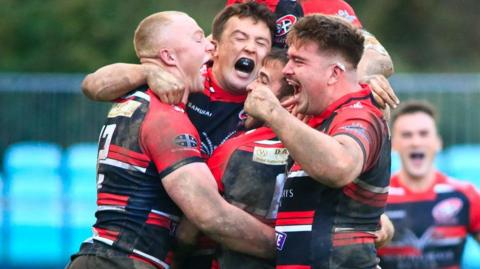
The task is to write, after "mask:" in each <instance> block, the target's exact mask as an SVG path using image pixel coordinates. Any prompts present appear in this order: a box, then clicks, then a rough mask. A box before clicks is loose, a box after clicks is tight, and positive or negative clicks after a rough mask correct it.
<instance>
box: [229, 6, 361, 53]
mask: <svg viewBox="0 0 480 269" xmlns="http://www.w3.org/2000/svg"><path fill="white" fill-rule="evenodd" d="M243 2H245V0H227V5H232V4H236V3H243ZM255 2H257V3H260V4H263V5H265V6H267V7H268V8H269V9H270V10H271V11H272V12H274V13H275V19H276V24H277V31H276V33H275V36H274V40H273V46H275V47H280V48H285V47H286V44H285V39H286V37H287V34H288V32H289V31H290V30H291V29H292V27H293V25H294V24H295V23H296V22H297V21H298V20H299V19H300V18H301V17H303V16H304V15H308V14H313V13H322V14H328V15H338V16H341V17H342V18H344V19H346V20H347V21H349V22H350V23H352V24H353V25H355V26H356V27H359V28H361V27H362V24H361V23H360V21H359V20H358V18H357V16H356V15H355V11H354V10H353V8H352V7H351V6H350V5H349V4H348V3H347V2H345V1H343V0H304V1H302V3H300V2H299V1H295V0H256V1H255Z"/></svg>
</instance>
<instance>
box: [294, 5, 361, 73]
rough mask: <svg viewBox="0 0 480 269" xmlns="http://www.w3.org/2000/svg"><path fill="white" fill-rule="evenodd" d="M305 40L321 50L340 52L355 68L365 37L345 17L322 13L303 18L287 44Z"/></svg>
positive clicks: (296, 24)
mask: <svg viewBox="0 0 480 269" xmlns="http://www.w3.org/2000/svg"><path fill="white" fill-rule="evenodd" d="M305 41H312V42H314V43H315V44H317V45H318V49H319V51H321V52H328V53H339V54H340V55H341V56H343V58H345V60H346V61H348V62H349V63H351V64H352V65H353V67H354V68H356V67H357V64H358V62H359V61H360V58H362V54H363V42H364V37H363V35H362V33H361V32H360V30H358V29H357V28H355V27H354V26H353V25H352V24H350V23H349V22H348V21H346V20H345V19H343V18H339V17H336V16H330V15H321V14H312V15H308V16H305V17H303V18H301V19H300V20H299V21H298V22H297V23H295V25H294V26H293V28H292V30H291V31H290V32H289V33H288V36H287V44H288V46H291V45H292V44H294V43H297V42H300V45H302V43H303V42H305Z"/></svg>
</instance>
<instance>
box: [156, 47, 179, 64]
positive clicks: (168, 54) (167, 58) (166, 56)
mask: <svg viewBox="0 0 480 269" xmlns="http://www.w3.org/2000/svg"><path fill="white" fill-rule="evenodd" d="M159 58H160V59H161V60H162V62H163V63H164V64H166V65H170V66H176V65H177V58H176V56H175V53H173V51H170V50H168V49H161V50H160V52H159Z"/></svg>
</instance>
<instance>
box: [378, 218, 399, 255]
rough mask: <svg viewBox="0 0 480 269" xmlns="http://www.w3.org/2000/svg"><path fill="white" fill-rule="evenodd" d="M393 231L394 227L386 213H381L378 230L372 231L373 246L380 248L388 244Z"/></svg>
mask: <svg viewBox="0 0 480 269" xmlns="http://www.w3.org/2000/svg"><path fill="white" fill-rule="evenodd" d="M394 233H395V229H394V227H393V224H392V222H391V221H390V219H389V218H388V217H387V215H385V214H382V215H381V216H380V230H378V231H375V232H374V233H373V234H374V235H375V236H376V239H375V247H376V248H381V247H383V246H385V245H386V244H388V243H389V242H390V241H391V240H392V238H393V234H394Z"/></svg>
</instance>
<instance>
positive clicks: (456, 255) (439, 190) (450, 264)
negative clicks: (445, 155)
mask: <svg viewBox="0 0 480 269" xmlns="http://www.w3.org/2000/svg"><path fill="white" fill-rule="evenodd" d="M386 214H387V215H388V216H389V217H390V219H391V220H392V222H393V224H394V226H395V235H394V237H393V240H392V242H391V243H389V244H388V245H387V246H385V247H383V248H381V249H379V251H378V254H379V255H380V258H381V263H380V264H381V267H382V268H387V269H388V268H402V269H403V268H404V269H413V268H416V269H420V268H422V269H433V268H435V269H442V268H443V269H446V268H452V269H453V268H460V261H461V257H462V253H463V248H464V246H465V240H466V236H467V235H468V234H469V233H470V234H478V233H480V194H479V192H478V191H477V190H476V189H475V187H473V185H471V184H469V183H466V182H460V181H457V180H455V179H451V178H448V177H447V176H445V175H443V174H441V173H439V172H437V173H436V175H435V181H434V183H433V184H432V186H431V187H430V188H429V189H428V190H426V191H424V192H420V193H419V192H412V191H411V190H410V189H409V188H408V187H407V186H405V185H404V184H403V183H402V182H401V181H400V179H399V176H398V175H394V176H393V177H392V180H391V187H390V194H389V197H388V200H387V208H386Z"/></svg>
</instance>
